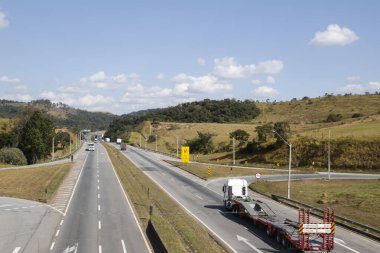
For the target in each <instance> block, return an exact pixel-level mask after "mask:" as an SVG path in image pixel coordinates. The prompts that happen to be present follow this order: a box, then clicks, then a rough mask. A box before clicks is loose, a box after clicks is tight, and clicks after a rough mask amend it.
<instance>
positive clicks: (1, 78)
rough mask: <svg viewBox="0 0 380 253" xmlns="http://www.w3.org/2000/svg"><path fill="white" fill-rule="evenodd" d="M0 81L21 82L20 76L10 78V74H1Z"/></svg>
mask: <svg viewBox="0 0 380 253" xmlns="http://www.w3.org/2000/svg"><path fill="white" fill-rule="evenodd" d="M0 82H3V83H19V82H21V81H20V79H18V78H10V77H8V76H0Z"/></svg>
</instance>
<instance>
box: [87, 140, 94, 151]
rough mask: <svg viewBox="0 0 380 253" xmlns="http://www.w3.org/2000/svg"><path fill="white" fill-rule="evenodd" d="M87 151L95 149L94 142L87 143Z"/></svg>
mask: <svg viewBox="0 0 380 253" xmlns="http://www.w3.org/2000/svg"><path fill="white" fill-rule="evenodd" d="M87 150H88V151H95V144H94V143H92V142H91V143H89V144H88V146H87Z"/></svg>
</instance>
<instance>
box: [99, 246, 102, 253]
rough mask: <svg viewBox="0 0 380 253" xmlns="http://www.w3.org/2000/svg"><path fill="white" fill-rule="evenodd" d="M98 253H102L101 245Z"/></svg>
mask: <svg viewBox="0 0 380 253" xmlns="http://www.w3.org/2000/svg"><path fill="white" fill-rule="evenodd" d="M99 253H102V245H99Z"/></svg>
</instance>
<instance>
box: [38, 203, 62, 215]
mask: <svg viewBox="0 0 380 253" xmlns="http://www.w3.org/2000/svg"><path fill="white" fill-rule="evenodd" d="M41 206H43V205H41ZM45 206H47V207H50V208H51V209H54V210H55V211H57V212H58V213H60V214H62V215H63V216H65V214H64V213H63V212H62V211H60V210H58V209H57V208H55V207H54V206H51V205H48V204H45Z"/></svg>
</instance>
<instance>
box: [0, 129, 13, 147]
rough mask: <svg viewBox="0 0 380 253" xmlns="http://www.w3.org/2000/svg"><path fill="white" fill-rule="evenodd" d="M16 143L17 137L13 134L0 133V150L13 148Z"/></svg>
mask: <svg viewBox="0 0 380 253" xmlns="http://www.w3.org/2000/svg"><path fill="white" fill-rule="evenodd" d="M16 142H17V136H16V135H15V133H13V132H10V133H0V148H4V147H14V146H15V143H16Z"/></svg>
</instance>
